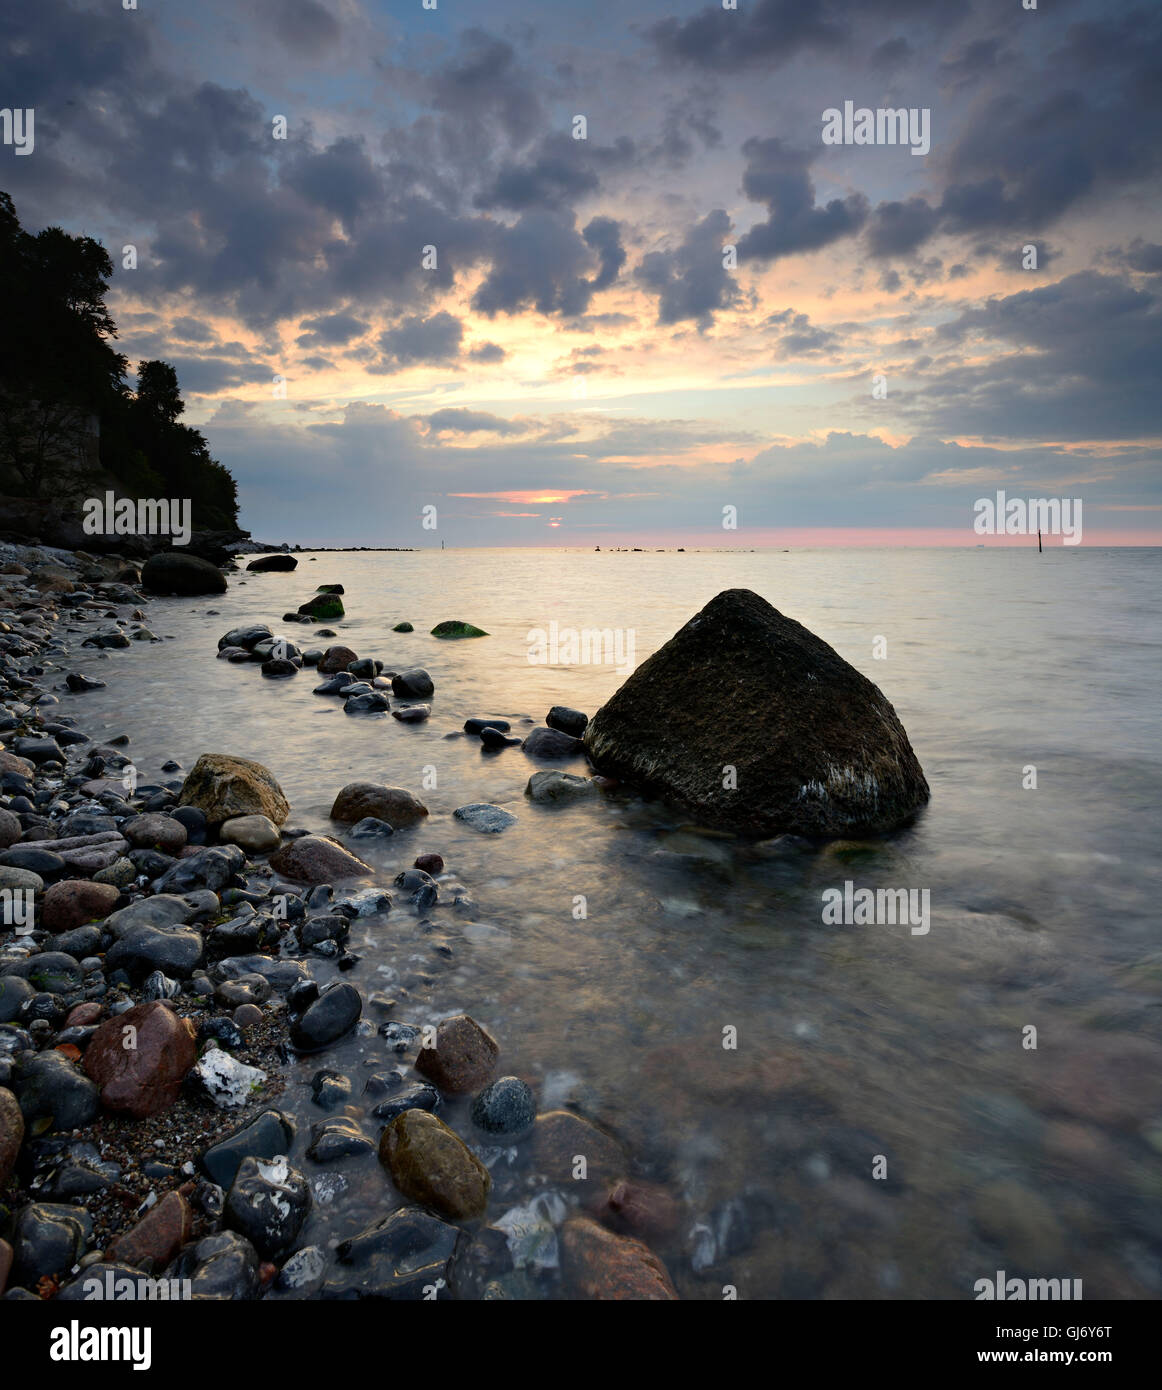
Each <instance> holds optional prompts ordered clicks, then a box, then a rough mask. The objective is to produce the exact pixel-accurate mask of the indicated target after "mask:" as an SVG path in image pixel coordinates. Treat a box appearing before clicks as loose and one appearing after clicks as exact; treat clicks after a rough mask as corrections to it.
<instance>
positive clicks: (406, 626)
mask: <svg viewBox="0 0 1162 1390" xmlns="http://www.w3.org/2000/svg"><path fill="white" fill-rule="evenodd" d="M392 632H415V628H414V627H412V625H411V623H396V625H395V627H393V628H392Z"/></svg>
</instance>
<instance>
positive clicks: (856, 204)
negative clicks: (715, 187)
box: [738, 139, 868, 261]
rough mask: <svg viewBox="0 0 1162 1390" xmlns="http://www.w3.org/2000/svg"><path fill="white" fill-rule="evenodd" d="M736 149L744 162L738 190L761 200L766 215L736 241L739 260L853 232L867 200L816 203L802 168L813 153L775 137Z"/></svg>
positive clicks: (769, 256)
mask: <svg viewBox="0 0 1162 1390" xmlns="http://www.w3.org/2000/svg"><path fill="white" fill-rule="evenodd" d="M742 152H743V154H744V155H745V156H746V161H747V163H746V168H745V170H744V171H743V176H742V186H743V191H744V192H745V193H746V196H747V197H748V198H749V199H750V200H751V201H752V202H754V203H765V204H766V206H767V208H768V209H769V210H770V216H769V217H768V218H767V220H766V221H765V222H759V223H757V224H756V225H755V226H753V227H752V228H751V229H750V231H749V232H747V233H746V235H745V236H743V237H742V238H741V239H740V241H739V243H738V258H739V260H740V261H745V260H751V259H755V260H765V261H773V260H777V259H778V258H779V257H781V256H790V255H794V254H795V253H796V252H799V251H817V250H818V249H819V248H820V247H821V246H828V245H830V243H831V242H833V241H838V240H840V238H842V237H846V236H851V235H852V234H853V233H855V232H858V231H859V229H860V228H861V227H862V226H863V224H864V223H865V222H866V221H867V216H868V202H867V199H866V198H865V197H864V196H863V194H862V193H853V194H851V195H850V196H848V197H846V198H833V199H832V200H831V201H830V202H829V203H827V204H826V206H824V207H819V206H817V204H816V202H815V185H814V183H813V182H812V180H811V176H810V174H809V172H808V170H809V168H810V165H811V163H812V161H813V160H814V159H816V158H817V157H818V153H817V152H814V153H806V152H802V151H799V150H792V149H788V148H787V146H786V145H784V144H783V142H782V141H781V140H778V139H771V140H759V139H750V140H748V141H747V142H746V143H745V144H744V145H743V147H742Z"/></svg>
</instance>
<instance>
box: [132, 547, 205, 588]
mask: <svg viewBox="0 0 1162 1390" xmlns="http://www.w3.org/2000/svg"><path fill="white" fill-rule="evenodd" d="M141 585H142V588H144V589H148V590H149V592H150V593H153V594H180V595H182V596H183V597H184V596H188V595H192V594H224V593H225V592H226V576H225V575H224V574H223V573H222V571H221V570H220V569H218V568H216V567H215V566H214V565H211V564H210V562H209V561H208V560H200V559H199V558H198V557H197V556H196V555H181V554H179V553H178V552H177V551H174V550H163V551H162V552H161V553H160V554H158V555H151V556H150V557H149V559H148V560H146V562H145V565H144V567H143V568H142V571H141Z"/></svg>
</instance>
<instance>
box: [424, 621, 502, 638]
mask: <svg viewBox="0 0 1162 1390" xmlns="http://www.w3.org/2000/svg"><path fill="white" fill-rule="evenodd" d="M431 635H432V636H433V637H487V636H488V633H487V632H485V631H483V629H481V628H478V627H473V626H472V624H471V623H464V622H460V621H459V620H458V619H456V618H449V619H447V620H446V621H445V622H442V623H437V624H436V626H435V627H434V628H432V634H431Z"/></svg>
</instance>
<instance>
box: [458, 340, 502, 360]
mask: <svg viewBox="0 0 1162 1390" xmlns="http://www.w3.org/2000/svg"><path fill="white" fill-rule="evenodd" d="M507 356H508V353H507V352H505V350H504V348H502V347H501V346H500V344H499V343H481V344H480V345H479V347H474V348H470V349H469V351H468V357H469V359H470V360H471V361H473V362H503V361H504V359H505V358H506V357H507Z"/></svg>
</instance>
